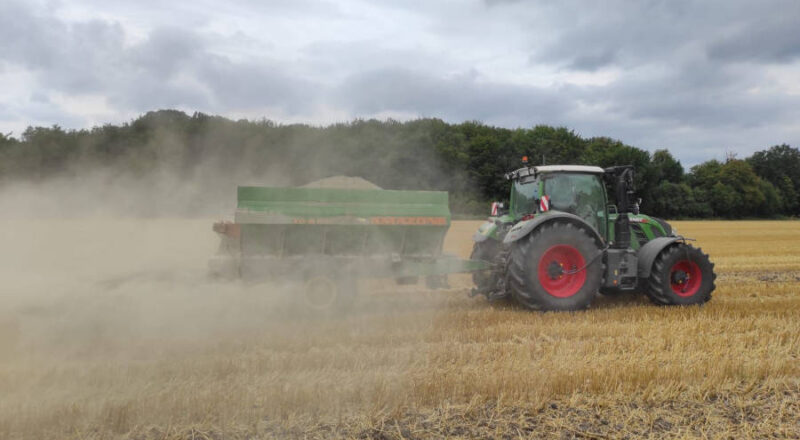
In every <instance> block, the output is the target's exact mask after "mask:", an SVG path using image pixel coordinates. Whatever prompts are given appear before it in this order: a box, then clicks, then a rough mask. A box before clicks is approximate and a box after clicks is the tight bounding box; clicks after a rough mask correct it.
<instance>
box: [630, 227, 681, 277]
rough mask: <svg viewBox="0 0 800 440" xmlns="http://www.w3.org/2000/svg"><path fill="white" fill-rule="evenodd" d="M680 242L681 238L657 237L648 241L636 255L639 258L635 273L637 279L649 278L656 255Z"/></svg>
mask: <svg viewBox="0 0 800 440" xmlns="http://www.w3.org/2000/svg"><path fill="white" fill-rule="evenodd" d="M682 240H683V237H659V238H654V239H652V240H650V241H648V242H647V244H645V245H644V246H642V247H641V248H640V249H639V253H638V254H637V255H636V256H637V257H638V258H639V264H638V271H637V272H638V275H639V279H646V278H649V277H650V270H651V269H652V268H653V263H654V262H655V261H656V257H658V254H660V253H661V251H663V250H664V249H666V248H667V247H669V246H671V245H672V244H674V243H676V242H678V241H682Z"/></svg>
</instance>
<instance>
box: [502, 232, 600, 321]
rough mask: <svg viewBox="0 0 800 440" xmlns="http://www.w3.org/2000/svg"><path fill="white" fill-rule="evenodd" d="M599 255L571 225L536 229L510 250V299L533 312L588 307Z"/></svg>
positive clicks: (587, 238) (597, 277)
mask: <svg viewBox="0 0 800 440" xmlns="http://www.w3.org/2000/svg"><path fill="white" fill-rule="evenodd" d="M600 252H601V250H600V249H599V248H598V246H597V243H596V242H595V240H594V239H593V238H592V237H591V236H590V235H589V234H588V233H587V231H586V230H585V229H583V228H581V227H578V226H576V225H574V224H572V223H567V222H555V223H551V224H546V225H543V226H541V227H539V228H538V229H536V230H535V231H534V232H533V233H531V234H530V235H529V236H528V237H526V238H523V239H522V240H519V241H518V242H516V243H515V244H514V247H513V248H512V250H511V264H510V265H509V281H510V284H511V291H512V294H513V295H514V299H516V300H517V302H519V303H520V304H522V305H524V306H525V307H528V308H531V309H535V310H579V309H584V308H586V307H588V306H589V304H590V303H591V302H592V299H593V298H594V296H595V294H596V293H597V290H598V288H599V287H600V282H601V279H602V276H603V263H602V261H601V260H602V259H601V258H600V256H601V254H600Z"/></svg>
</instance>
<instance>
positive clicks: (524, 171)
mask: <svg viewBox="0 0 800 440" xmlns="http://www.w3.org/2000/svg"><path fill="white" fill-rule="evenodd" d="M544 173H588V174H604V173H605V170H604V169H602V168H600V167H591V166H586V165H541V166H538V167H525V168H520V169H518V170H516V171H512V172H510V173H506V179H519V178H521V177H525V176H535V175H536V174H544Z"/></svg>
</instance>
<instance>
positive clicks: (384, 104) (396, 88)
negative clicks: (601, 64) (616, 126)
mask: <svg viewBox="0 0 800 440" xmlns="http://www.w3.org/2000/svg"><path fill="white" fill-rule="evenodd" d="M336 99H337V104H338V105H341V106H344V107H346V108H349V109H351V110H352V111H353V112H355V113H357V114H374V113H379V112H383V111H402V112H411V113H416V114H421V115H425V116H444V117H445V118H448V119H452V120H465V119H479V120H484V121H487V122H491V121H498V120H505V121H509V120H511V119H513V120H517V121H520V122H521V123H522V124H524V125H532V124H535V123H543V122H551V123H557V121H560V120H562V118H563V115H564V114H565V113H566V112H567V111H568V110H569V109H570V107H571V106H572V105H573V104H572V103H571V102H570V101H569V100H565V99H562V98H561V97H560V96H559V94H558V90H552V89H550V90H545V89H541V88H536V87H528V86H515V85H508V84H500V83H492V82H479V81H475V80H474V73H472V72H468V74H466V75H455V76H451V77H439V76H434V75H430V74H426V73H423V72H418V71H410V70H407V69H403V68H387V69H381V70H373V71H368V72H365V73H361V74H357V75H353V76H352V77H350V78H349V79H348V80H347V81H345V83H344V84H343V85H342V87H341V88H340V90H339V91H338V94H337V96H336Z"/></svg>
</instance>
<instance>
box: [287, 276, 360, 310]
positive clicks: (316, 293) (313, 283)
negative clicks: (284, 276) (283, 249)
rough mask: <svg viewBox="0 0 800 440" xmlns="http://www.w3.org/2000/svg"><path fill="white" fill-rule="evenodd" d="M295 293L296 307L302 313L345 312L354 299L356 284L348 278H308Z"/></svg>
mask: <svg viewBox="0 0 800 440" xmlns="http://www.w3.org/2000/svg"><path fill="white" fill-rule="evenodd" d="M298 287H299V289H298V291H297V292H296V295H297V299H299V301H297V303H298V305H299V306H300V307H301V310H302V311H304V312H310V313H313V314H323V315H328V314H333V313H336V312H342V311H346V310H347V309H349V308H350V306H351V305H352V304H353V301H354V300H355V297H356V290H357V286H356V282H355V280H352V279H349V278H340V279H336V278H331V277H328V276H324V275H318V276H310V277H308V278H307V279H306V280H304V281H302V282H301V283H300V285H299V286H298Z"/></svg>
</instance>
